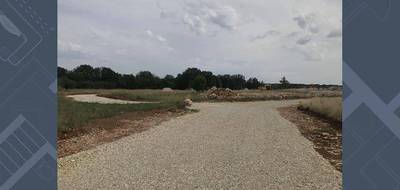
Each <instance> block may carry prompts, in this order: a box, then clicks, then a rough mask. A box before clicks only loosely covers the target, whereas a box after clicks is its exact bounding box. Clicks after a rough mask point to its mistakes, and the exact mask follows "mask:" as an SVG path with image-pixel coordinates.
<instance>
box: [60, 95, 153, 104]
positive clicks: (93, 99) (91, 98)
mask: <svg viewBox="0 0 400 190" xmlns="http://www.w3.org/2000/svg"><path fill="white" fill-rule="evenodd" d="M67 97H68V98H72V99H74V100H75V101H78V102H88V103H100V104H142V103H158V102H142V101H128V100H118V99H112V98H106V97H100V96H97V95H96V94H76V95H68V96H67Z"/></svg>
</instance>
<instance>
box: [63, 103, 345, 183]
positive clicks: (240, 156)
mask: <svg viewBox="0 0 400 190" xmlns="http://www.w3.org/2000/svg"><path fill="white" fill-rule="evenodd" d="M297 102H298V101H295V100H292V101H268V102H247V103H243V102H241V103H238V102H236V103H197V104H194V107H195V108H196V109H199V110H200V112H198V113H194V114H188V115H184V116H180V117H177V118H175V119H171V120H169V121H167V122H163V123H161V124H160V125H158V126H157V127H154V128H151V129H150V130H147V131H144V132H142V133H139V134H135V135H131V136H127V137H125V138H122V139H120V140H117V141H114V142H111V143H107V144H103V145H100V146H97V147H95V148H93V149H91V150H88V151H83V152H80V153H77V154H74V155H71V156H67V157H64V158H61V159H59V162H58V163H59V170H58V172H59V173H58V174H59V175H58V180H59V181H58V186H59V188H60V189H341V186H342V177H341V173H340V172H339V171H337V170H336V169H335V168H334V167H332V166H331V165H330V163H329V162H328V161H327V160H325V159H324V158H323V157H322V156H321V155H319V154H318V153H317V152H316V151H315V150H314V148H313V143H312V142H310V141H309V140H307V139H306V138H304V137H303V136H302V135H301V133H300V132H299V131H298V130H297V127H296V126H295V125H294V124H292V123H291V122H289V121H288V120H286V119H284V118H282V117H281V116H280V115H279V113H278V111H277V110H276V108H277V107H283V106H290V105H293V104H294V103H297Z"/></svg>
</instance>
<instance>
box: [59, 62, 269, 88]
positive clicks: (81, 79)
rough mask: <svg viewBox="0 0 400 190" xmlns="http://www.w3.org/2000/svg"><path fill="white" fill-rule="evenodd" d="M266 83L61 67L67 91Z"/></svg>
mask: <svg viewBox="0 0 400 190" xmlns="http://www.w3.org/2000/svg"><path fill="white" fill-rule="evenodd" d="M262 84H263V83H262V82H260V81H259V80H258V79H257V78H249V79H248V80H246V79H245V77H244V76H243V75H240V74H235V75H228V74H226V75H214V74H213V73H212V72H210V71H201V70H200V69H197V68H188V69H186V70H185V71H184V72H182V73H180V74H178V75H177V76H176V77H175V76H172V75H166V76H165V77H164V78H160V77H158V76H156V75H154V74H153V73H151V72H150V71H140V72H139V73H137V74H136V75H133V74H119V73H117V72H115V71H113V70H112V69H110V68H106V67H96V68H93V67H92V66H90V65H80V66H78V67H76V68H75V69H72V70H67V69H65V68H62V67H58V86H59V87H61V88H65V89H73V88H86V89H115V88H123V89H161V88H172V89H180V90H184V89H190V88H193V89H195V90H205V89H209V88H211V87H213V86H215V87H218V88H230V89H234V90H238V89H244V88H248V89H256V88H258V87H259V86H260V85H262Z"/></svg>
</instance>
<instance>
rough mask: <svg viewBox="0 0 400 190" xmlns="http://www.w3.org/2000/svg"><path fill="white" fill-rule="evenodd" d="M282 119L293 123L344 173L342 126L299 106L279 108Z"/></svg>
mask: <svg viewBox="0 0 400 190" xmlns="http://www.w3.org/2000/svg"><path fill="white" fill-rule="evenodd" d="M278 111H279V113H280V114H281V115H282V117H284V118H286V119H287V120H289V121H291V122H293V123H294V124H295V125H296V126H297V127H298V129H299V131H300V132H301V134H302V135H303V136H304V137H306V138H307V139H309V140H310V141H311V142H313V143H314V149H315V150H316V151H317V152H318V153H320V154H321V155H322V156H323V157H324V158H325V159H327V160H329V162H330V163H331V164H332V166H334V167H335V168H336V169H337V170H338V171H342V166H343V162H342V126H341V125H342V124H341V123H340V122H338V121H336V120H333V119H329V118H327V117H323V116H322V115H318V114H316V113H313V112H311V111H307V110H299V109H297V106H290V107H281V108H278Z"/></svg>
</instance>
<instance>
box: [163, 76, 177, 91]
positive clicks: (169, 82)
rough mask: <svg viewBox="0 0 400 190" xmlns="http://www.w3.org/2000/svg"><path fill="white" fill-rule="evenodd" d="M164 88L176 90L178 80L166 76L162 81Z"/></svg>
mask: <svg viewBox="0 0 400 190" xmlns="http://www.w3.org/2000/svg"><path fill="white" fill-rule="evenodd" d="M162 83H163V84H162V86H163V87H164V88H165V87H168V88H172V89H175V88H176V79H175V77H174V76H172V75H166V76H165V77H164V78H163V79H162Z"/></svg>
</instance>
